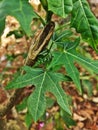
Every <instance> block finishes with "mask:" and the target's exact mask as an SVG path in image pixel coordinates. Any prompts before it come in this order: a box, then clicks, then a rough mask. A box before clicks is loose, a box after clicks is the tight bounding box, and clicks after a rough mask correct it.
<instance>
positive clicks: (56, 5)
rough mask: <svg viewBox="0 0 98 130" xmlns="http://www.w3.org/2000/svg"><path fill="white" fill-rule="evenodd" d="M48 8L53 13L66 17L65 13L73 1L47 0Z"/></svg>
mask: <svg viewBox="0 0 98 130" xmlns="http://www.w3.org/2000/svg"><path fill="white" fill-rule="evenodd" d="M47 1H48V10H50V11H52V12H54V13H55V14H57V15H59V16H61V17H63V18H64V17H66V14H68V13H69V12H71V11H72V7H73V3H72V0H47Z"/></svg>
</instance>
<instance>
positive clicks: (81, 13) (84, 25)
mask: <svg viewBox="0 0 98 130" xmlns="http://www.w3.org/2000/svg"><path fill="white" fill-rule="evenodd" d="M73 5H74V6H73V10H72V20H71V26H72V27H74V28H76V31H77V32H79V33H81V35H82V38H83V39H84V40H85V41H87V42H89V43H90V45H91V46H92V47H93V48H94V49H96V50H97V47H98V20H97V19H96V18H95V16H94V15H93V13H92V12H91V10H90V7H89V5H88V3H87V0H73Z"/></svg>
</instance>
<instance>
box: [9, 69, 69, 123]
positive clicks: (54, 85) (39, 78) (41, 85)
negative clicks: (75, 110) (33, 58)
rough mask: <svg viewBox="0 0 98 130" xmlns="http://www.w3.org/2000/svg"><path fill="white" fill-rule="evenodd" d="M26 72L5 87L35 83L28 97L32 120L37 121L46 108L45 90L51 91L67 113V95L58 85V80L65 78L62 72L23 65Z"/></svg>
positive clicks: (17, 86)
mask: <svg viewBox="0 0 98 130" xmlns="http://www.w3.org/2000/svg"><path fill="white" fill-rule="evenodd" d="M23 69H24V70H25V71H26V73H25V74H24V75H21V76H19V77H17V78H16V79H14V80H13V81H12V82H11V83H9V84H8V86H7V89H11V88H22V87H25V86H27V85H35V86H36V87H35V90H34V92H33V93H32V94H31V95H30V97H29V98H28V109H29V112H30V114H31V115H32V117H33V119H34V121H37V120H38V119H39V118H40V117H41V116H42V115H43V113H44V111H45V108H46V98H45V92H51V93H53V94H54V95H55V96H56V98H57V102H58V104H59V105H60V106H61V107H62V108H63V109H64V110H65V111H66V112H67V113H69V114H71V112H70V107H69V104H68V100H67V95H66V94H65V92H64V91H63V89H62V88H61V87H60V85H59V82H60V81H63V80H67V79H66V78H65V77H64V76H63V75H62V74H60V73H54V72H50V71H43V70H42V69H39V68H34V69H33V68H31V67H28V66H25V67H24V68H23Z"/></svg>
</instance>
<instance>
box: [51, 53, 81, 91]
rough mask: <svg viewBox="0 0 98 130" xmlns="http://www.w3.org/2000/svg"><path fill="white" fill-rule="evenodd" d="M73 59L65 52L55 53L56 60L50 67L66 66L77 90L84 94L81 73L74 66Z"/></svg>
mask: <svg viewBox="0 0 98 130" xmlns="http://www.w3.org/2000/svg"><path fill="white" fill-rule="evenodd" d="M73 62H74V61H73V58H72V57H70V56H69V55H68V54H67V53H66V52H65V51H64V52H54V59H53V61H52V63H51V66H50V67H55V66H57V65H64V66H65V69H66V71H67V73H68V75H69V76H70V77H71V78H72V80H73V82H74V83H75V84H76V87H77V89H78V90H79V92H80V93H82V90H81V85H80V78H79V72H78V70H77V68H76V67H75V66H74V64H73Z"/></svg>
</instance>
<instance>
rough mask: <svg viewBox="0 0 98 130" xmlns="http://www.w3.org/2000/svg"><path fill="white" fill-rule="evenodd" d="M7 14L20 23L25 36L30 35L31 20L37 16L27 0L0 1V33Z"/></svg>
mask: <svg viewBox="0 0 98 130" xmlns="http://www.w3.org/2000/svg"><path fill="white" fill-rule="evenodd" d="M7 15H11V16H14V17H15V18H16V19H17V20H18V21H19V23H20V25H21V27H22V29H23V30H24V31H25V33H26V34H27V36H30V35H31V22H32V19H33V18H37V17H38V16H37V15H36V14H35V12H34V10H33V8H32V7H31V5H30V4H29V3H28V1H27V0H10V1H8V0H2V1H0V26H1V25H2V26H1V27H2V28H0V34H2V31H3V29H4V26H5V18H6V16H7Z"/></svg>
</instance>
